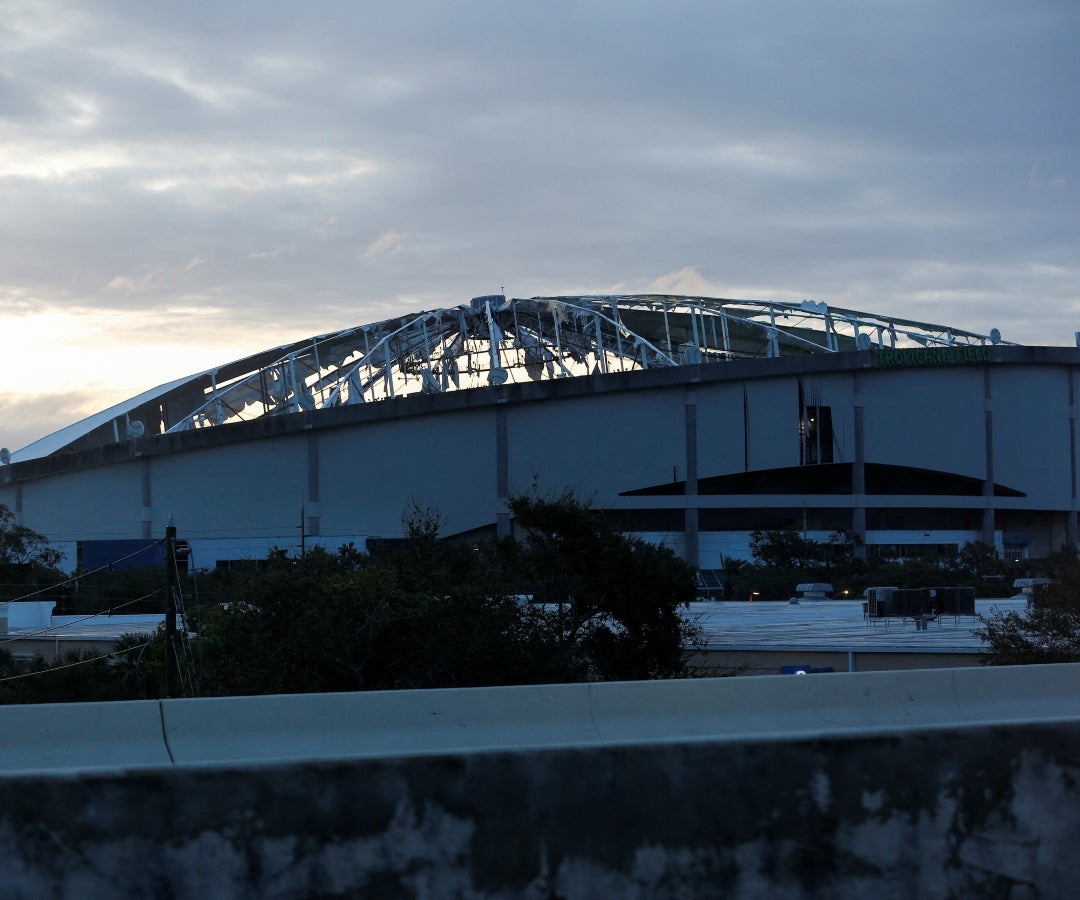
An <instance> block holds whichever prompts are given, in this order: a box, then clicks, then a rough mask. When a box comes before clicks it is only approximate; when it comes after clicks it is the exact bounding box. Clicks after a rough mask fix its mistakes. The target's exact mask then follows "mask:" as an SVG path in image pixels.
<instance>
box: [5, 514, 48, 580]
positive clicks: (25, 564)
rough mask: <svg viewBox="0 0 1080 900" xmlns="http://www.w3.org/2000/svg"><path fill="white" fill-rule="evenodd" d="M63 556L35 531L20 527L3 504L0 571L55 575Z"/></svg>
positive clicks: (13, 515) (23, 526)
mask: <svg viewBox="0 0 1080 900" xmlns="http://www.w3.org/2000/svg"><path fill="white" fill-rule="evenodd" d="M62 559H63V554H62V553H61V552H60V551H59V550H56V549H54V548H53V547H50V546H49V540H48V538H46V537H45V536H44V535H42V534H38V533H37V532H36V531H34V530H33V529H32V528H27V527H26V526H25V525H19V524H18V523H17V522H16V521H15V513H13V512H12V511H11V510H10V509H8V508H7V507H6V506H4V505H3V504H2V503H0V568H2V569H7V570H24V571H25V570H47V571H49V572H50V573H52V572H54V571H55V570H56V569H57V568H58V567H59V565H60V561H61V560H62Z"/></svg>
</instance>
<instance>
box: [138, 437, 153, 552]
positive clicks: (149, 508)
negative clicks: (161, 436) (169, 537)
mask: <svg viewBox="0 0 1080 900" xmlns="http://www.w3.org/2000/svg"><path fill="white" fill-rule="evenodd" d="M151 460H152V457H149V456H144V457H143V458H142V516H141V520H142V521H141V525H142V538H143V540H146V541H148V540H150V539H151V538H153V536H154V533H153V527H154V496H153V478H152V472H151V465H152V463H151Z"/></svg>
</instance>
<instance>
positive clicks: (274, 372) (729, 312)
mask: <svg viewBox="0 0 1080 900" xmlns="http://www.w3.org/2000/svg"><path fill="white" fill-rule="evenodd" d="M999 343H1005V344H1007V343H1009V342H1007V341H1002V339H1001V336H1000V334H999V333H998V332H997V330H996V329H993V330H992V331H991V332H990V334H989V335H982V334H976V333H973V332H969V331H964V330H962V329H958V328H952V327H949V326H944V325H933V324H928V323H923V322H915V321H912V320H908V319H899V318H895V317H891V316H882V315H877V314H873V313H866V312H860V311H857V310H851V309H842V308H838V307H830V306H829V305H828V304H826V303H824V302H818V301H813V300H804V301H802V302H801V303H787V302H779V301H769V300H728V299H716V298H709V297H687V296H667V295H658V294H633V295H607V296H563V297H533V298H529V299H513V298H507V297H505V296H503V295H502V294H495V295H489V296H484V297H476V298H473V299H472V300H471V301H470V302H469V303H464V304H461V305H459V306H455V307H449V308H444V309H435V310H428V311H425V312H419V313H414V314H410V315H404V316H399V317H395V318H391V319H386V320H384V321H382V322H376V323H372V324H369V325H361V326H357V327H354V328H349V329H345V330H343V331H336V332H333V333H330V334H323V335H318V336H316V337H312V338H308V339H305V340H303V341H298V342H296V343H294V344H290V345H286V346H280V347H275V348H272V349H269V350H265V351H263V352H261V353H258V354H255V355H254V356H250V357H247V358H245V359H241V360H237V361H235V362H231V363H228V364H226V365H222V366H219V367H217V368H214V369H210V370H207V371H204V372H200V373H198V374H195V375H192V376H189V377H187V378H182V379H179V380H177V381H173V382H171V383H169V384H165V385H161V386H159V387H157V388H154V389H153V390H150V391H147V392H145V393H143V394H140V395H139V396H137V397H133V398H131V399H130V400H127V401H124V402H123V403H120V404H117V405H116V406H113V407H111V408H109V409H107V410H104V411H102V412H100V413H97V414H96V415H94V416H90V417H89V418H87V419H84V420H82V421H81V422H77V423H75V424H73V425H70V426H68V427H67V428H64V429H61V430H60V431H58V432H55V433H54V434H51V435H49V436H47V437H44V438H42V439H41V440H39V441H35V442H34V443H32V444H30V445H29V446H27V447H24V448H23V449H22V450H19V451H16V452H15V453H12V454H10V460H11V461H12V462H20V461H23V460H28V459H36V458H40V457H43V456H50V455H53V454H57V453H62V452H70V451H78V450H86V449H90V448H93V447H98V446H102V445H104V444H108V443H115V442H118V441H123V440H125V439H127V438H139V437H142V436H143V435H154V434H167V433H173V432H179V431H186V430H189V429H199V428H208V427H214V426H217V425H224V424H229V423H232V422H241V421H246V420H250V419H255V418H259V417H261V416H274V415H288V414H290V413H296V412H307V411H313V410H317V409H324V408H331V407H335V406H342V405H348V404H357V403H371V402H378V401H381V400H385V399H390V398H394V397H400V396H407V395H409V394H415V393H421V392H422V393H439V392H444V391H454V390H465V389H469V388H476V387H485V386H488V385H501V384H505V383H507V382H521V381H539V380H544V379H555V378H572V377H576V376H581V375H593V374H607V373H611V372H627V371H637V370H644V369H650V368H657V367H668V366H679V365H696V364H703V363H723V362H728V361H732V360H739V359H755V358H763V357H765V358H768V357H778V356H787V355H798V354H808V353H837V352H843V351H854V350H864V351H875V350H887V349H902V348H906V347H920V346H921V347H954V346H973V345H974V346H979V345H987V344H999Z"/></svg>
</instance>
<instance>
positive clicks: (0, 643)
mask: <svg viewBox="0 0 1080 900" xmlns="http://www.w3.org/2000/svg"><path fill="white" fill-rule="evenodd" d="M161 591H162V588H157V589H156V590H153V591H151V592H150V593H149V594H144V595H143V596H142V597H136V598H135V599H134V600H128V601H127V603H121V604H120V605H119V606H110V607H109V608H108V609H103V610H102V611H101V612H96V613H91V614H90V615H88V616H83V617H82V618H81V619H75V620H74V621H72V622H61V623H60V624H59V625H50V626H49V627H48V628H42V629H41V630H40V631H31V632H28V633H26V634H20V635H18V636H17V637H13V638H8V639H7V640H5V641H0V647H2V646H3V645H4V644H12V643H14V642H15V641H25V640H27V639H29V638H33V637H37V636H39V635H42V634H48V633H49V632H52V631H59V630H60V629H61V628H69V627H70V626H72V625H79V624H80V623H82V622H85V621H87V620H88V619H96V618H98V616H107V615H110V616H111V615H112V613H113V611H114V610H117V609H123V608H124V607H125V606H131V605H132V604H133V603H139V602H141V601H143V600H149V599H150V598H151V597H154V596H156V595H158V594H160V593H161ZM12 602H15V601H12Z"/></svg>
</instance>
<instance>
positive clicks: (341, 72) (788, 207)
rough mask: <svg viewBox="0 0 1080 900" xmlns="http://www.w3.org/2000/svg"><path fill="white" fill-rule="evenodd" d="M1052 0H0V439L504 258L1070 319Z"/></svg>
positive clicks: (669, 280) (877, 309)
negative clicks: (374, 0)
mask: <svg viewBox="0 0 1080 900" xmlns="http://www.w3.org/2000/svg"><path fill="white" fill-rule="evenodd" d="M1078 43H1080V3H1077V2H1076V0H1062V2H1053V0H1049V2H1043V0H1029V2H1023V3H1021V2H1013V0H1009V2H1002V0H925V2H924V0H876V2H867V0H815V2H814V3H807V2H805V0H799V2H786V0H779V2H770V0H759V2H747V3H730V2H723V0H704V2H691V0H666V2H664V3H659V2H656V0H650V2H640V0H596V2H588V0H581V2H571V0H544V2H535V0H530V2H517V0H455V2H453V3H450V2H445V0H439V2H413V0H396V2H394V3H392V4H383V3H378V4H377V3H363V2H355V0H353V2H320V0H306V2H304V3H297V2H295V0H289V2H277V0H208V2H203V0H186V2H184V3H160V4H159V3H146V2H145V0H137V2H127V0H95V2H90V0H83V2H80V0H71V2H66V0H0V444H2V445H3V446H7V447H9V448H11V449H12V450H15V449H17V448H19V447H22V446H24V445H25V444H27V443H29V442H31V441H33V440H36V439H37V438H39V437H41V436H43V435H45V434H48V433H51V432H52V431H55V430H57V429H58V428H61V427H63V426H64V425H67V424H70V423H71V422H73V421H75V420H77V419H79V418H82V417H84V416H86V415H89V414H91V413H93V412H96V411H98V410H100V409H103V408H105V407H107V406H109V405H111V404H113V403H116V402H118V401H120V400H123V399H125V398H127V397H130V396H133V395H135V394H138V393H141V392H142V391H144V390H147V389H149V388H152V387H154V386H156V385H159V384H163V383H165V382H168V381H171V380H173V379H175V378H178V377H181V376H184V375H188V374H191V373H194V372H198V371H201V370H204V369H207V368H211V367H213V366H215V365H217V364H219V363H225V362H228V361H230V360H232V359H237V358H240V357H242V356H245V355H247V354H249V353H253V352H256V351H259V350H262V349H265V348H268V347H273V346H277V345H280V344H284V343H287V342H290V341H293V340H297V339H302V338H304V337H307V336H310V335H314V334H319V333H323V332H327V331H333V330H336V329H339V328H345V327H348V326H352V325H359V324H363V323H366V322H374V321H378V320H381V319H384V318H388V317H390V316H394V315H398V314H403V313H406V312H412V311H418V310H421V309H430V308H435V307H443V306H454V305H456V304H458V303H462V302H466V301H467V300H468V299H469V298H470V297H473V296H477V295H481V294H490V293H496V292H498V291H500V290H501V289H502V288H504V287H505V291H506V293H508V294H511V295H513V296H519V297H529V296H536V295H555V294H566V293H612V292H627V293H629V292H644V291H665V292H669V293H682V294H701V295H708V296H718V297H732V298H750V299H777V300H795V301H798V300H802V299H814V300H819V301H820V300H823V301H826V302H828V303H830V304H834V305H839V306H847V307H853V308H855V309H860V310H865V311H868V312H873V313H879V314H886V315H894V316H901V317H905V318H913V319H919V320H922V321H927V322H932V323H938V324H947V325H953V326H955V327H958V328H963V329H966V330H970V331H976V332H980V333H986V332H989V330H990V329H991V328H995V327H996V328H998V329H1000V331H1001V332H1002V335H1003V337H1004V338H1005V339H1007V340H1013V341H1018V342H1021V343H1034V344H1051V345H1074V344H1075V342H1076V339H1075V332H1077V331H1078V330H1080V53H1078V52H1077V50H1076V48H1077V45H1078Z"/></svg>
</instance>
